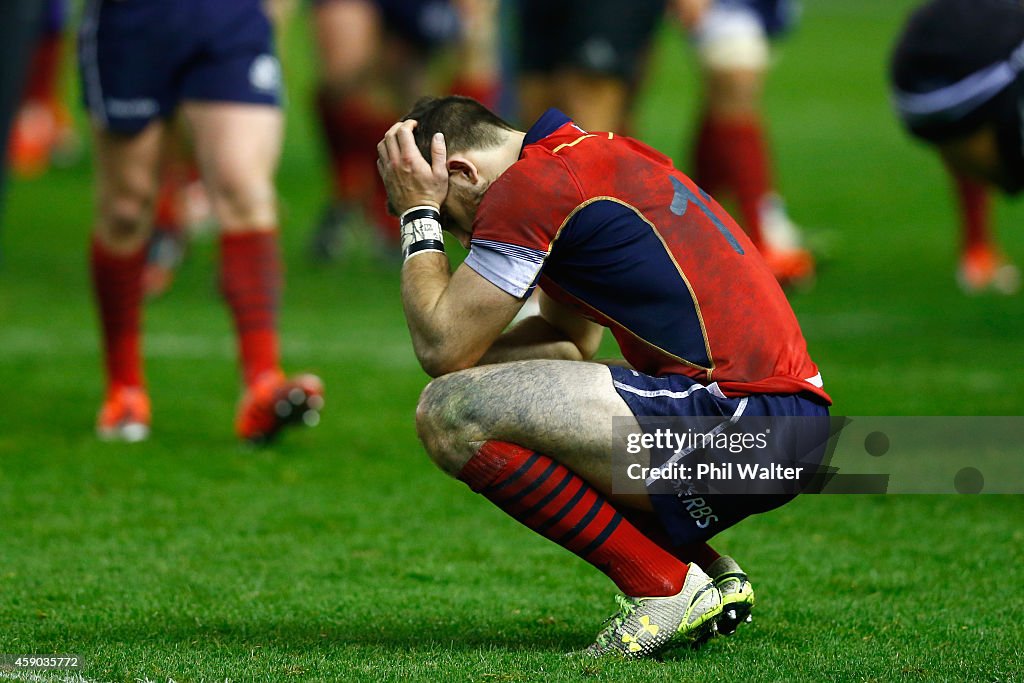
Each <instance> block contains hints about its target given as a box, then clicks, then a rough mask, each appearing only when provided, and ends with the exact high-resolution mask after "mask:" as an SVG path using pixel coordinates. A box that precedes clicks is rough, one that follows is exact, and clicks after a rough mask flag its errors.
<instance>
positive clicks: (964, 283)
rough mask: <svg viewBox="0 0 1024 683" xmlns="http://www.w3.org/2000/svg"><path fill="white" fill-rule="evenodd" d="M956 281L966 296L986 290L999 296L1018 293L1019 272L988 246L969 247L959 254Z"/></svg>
mask: <svg viewBox="0 0 1024 683" xmlns="http://www.w3.org/2000/svg"><path fill="white" fill-rule="evenodd" d="M956 281H957V283H958V284H959V285H960V289H962V290H963V291H964V292H966V293H968V294H978V293H980V292H984V291H988V290H991V291H993V292H998V293H999V294H1016V293H1017V292H1018V291H1020V271H1019V270H1018V269H1017V267H1016V266H1015V265H1013V264H1012V263H1010V262H1009V261H1007V260H1006V257H1005V256H1003V255H1002V254H1000V253H999V252H998V251H997V250H996V249H995V248H993V247H992V246H990V245H988V244H982V245H977V246H973V247H970V248H968V249H967V250H966V251H964V252H963V254H961V256H960V266H959V268H957V271H956Z"/></svg>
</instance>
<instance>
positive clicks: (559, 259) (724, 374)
mask: <svg viewBox="0 0 1024 683" xmlns="http://www.w3.org/2000/svg"><path fill="white" fill-rule="evenodd" d="M466 265H467V266H469V267H470V268H472V269H473V270H474V271H476V272H477V273H479V274H480V275H481V276H482V277H484V278H485V279H487V280H488V281H490V282H491V283H493V284H494V285H496V286H497V287H499V288H501V289H503V290H504V291H506V292H508V293H509V294H512V295H513V296H517V297H525V296H527V295H528V294H529V293H530V292H531V291H532V289H533V288H534V287H535V286H537V285H539V286H540V287H541V289H543V290H544V292H545V293H546V294H548V295H549V296H551V297H552V298H553V299H555V300H557V301H560V302H562V303H565V304H568V305H570V306H572V307H574V308H575V309H577V310H579V311H580V312H581V313H582V314H583V315H584V316H586V317H588V318H590V319H591V320H594V321H596V322H598V323H600V324H602V325H604V326H606V327H608V328H609V329H611V331H612V334H613V335H614V336H615V339H616V340H617V341H618V343H619V347H620V348H621V350H622V353H623V356H625V358H626V360H628V361H629V362H630V363H631V364H632V365H633V367H634V368H636V369H637V370H639V371H640V372H643V373H646V374H649V375H656V376H658V375H665V374H670V373H678V374H683V375H686V376H688V377H691V378H693V379H695V380H696V381H698V382H700V383H702V384H706V385H710V384H714V385H716V386H717V388H718V389H719V390H721V392H722V393H723V394H724V395H726V396H745V395H749V394H755V393H767V394H795V393H800V392H807V393H810V394H813V395H815V396H817V397H819V399H821V400H824V401H826V402H830V399H829V397H828V394H826V393H825V391H824V390H823V389H822V383H821V375H820V374H819V373H818V368H817V367H816V366H815V364H814V363H813V362H812V361H811V358H810V356H808V354H807V345H806V342H805V341H804V338H803V335H802V333H801V332H800V326H799V324H798V323H797V320H796V316H795V315H794V314H793V310H792V309H791V308H790V306H789V302H788V301H787V300H786V297H785V295H784V294H783V292H782V289H781V288H780V287H779V285H778V283H777V282H776V281H775V278H774V277H773V275H772V273H771V272H770V271H769V270H768V267H767V266H766V265H765V263H764V261H763V260H762V259H761V257H760V255H759V254H758V253H757V250H756V248H755V247H754V246H753V244H751V242H750V240H749V239H748V238H747V236H746V234H745V233H744V232H743V230H742V229H741V228H740V227H739V226H738V225H736V223H735V222H734V221H733V220H732V218H730V217H729V214H727V213H726V212H725V211H724V210H723V209H722V207H721V206H719V205H718V203H717V202H715V201H714V200H713V199H712V198H711V197H709V196H708V195H707V194H705V193H704V192H703V191H702V190H701V189H700V188H699V187H697V186H696V185H695V184H694V182H693V181H692V180H690V179H689V178H688V177H687V176H685V175H684V174H683V173H681V172H680V171H678V170H676V169H675V168H674V167H673V165H672V161H671V159H669V158H668V157H666V156H665V155H663V154H661V153H660V152H657V151H656V150H654V149H651V148H650V147H648V146H646V145H644V144H642V143H640V142H638V141H636V140H633V139H631V138H628V137H622V136H619V135H615V134H613V133H588V132H586V131H584V130H582V129H581V128H579V127H578V126H576V124H574V123H573V122H572V121H571V120H569V119H568V118H567V117H566V116H565V115H564V114H562V113H561V112H559V111H557V110H554V109H551V110H548V112H547V113H545V114H544V116H542V117H541V118H540V120H538V121H537V123H536V124H534V126H533V127H532V128H530V130H529V132H528V133H527V135H526V139H525V140H524V142H523V150H522V153H521V155H520V158H519V161H517V162H516V163H514V164H513V165H512V166H511V167H510V168H509V169H508V170H507V171H506V172H505V173H503V174H502V175H501V176H500V177H499V178H498V179H497V180H495V181H494V183H493V184H492V185H491V187H490V188H489V189H488V190H487V192H486V194H485V195H484V197H483V200H482V202H481V204H480V207H479V210H478V212H477V216H476V220H475V222H474V224H473V238H472V244H471V248H470V253H469V256H468V257H467V258H466Z"/></svg>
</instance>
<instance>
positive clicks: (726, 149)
mask: <svg viewBox="0 0 1024 683" xmlns="http://www.w3.org/2000/svg"><path fill="white" fill-rule="evenodd" d="M671 9H672V11H673V12H674V13H675V15H676V17H677V19H678V20H679V22H680V23H681V24H682V25H683V27H684V28H685V29H687V31H688V32H689V33H690V36H691V38H692V40H693V43H694V46H695V48H696V51H697V56H698V60H699V62H700V67H701V76H702V81H703V93H702V100H701V113H700V117H699V119H698V121H699V122H698V129H697V132H696V135H695V141H694V145H693V165H692V169H693V175H694V178H695V180H696V181H697V183H698V184H699V185H700V186H701V187H702V188H703V189H704V190H705V191H707V192H708V193H710V194H711V195H713V196H715V197H718V198H722V197H728V198H731V199H733V200H734V201H735V202H736V207H737V209H738V210H739V215H740V223H741V224H742V225H743V228H744V230H746V232H747V234H748V235H749V236H750V239H751V241H752V242H753V243H754V244H755V245H756V246H757V248H758V250H760V251H761V253H762V255H763V256H764V258H765V261H766V262H767V263H768V265H769V267H770V268H771V270H772V272H773V273H774V274H775V277H776V278H777V279H778V280H779V281H780V282H782V283H792V282H799V281H804V280H807V279H809V278H811V277H812V276H813V275H814V258H813V256H812V255H811V253H810V252H809V251H808V250H807V249H805V248H804V247H803V245H802V244H801V236H800V232H799V230H798V229H797V227H796V226H795V225H794V224H793V222H792V221H791V220H790V219H789V216H788V214H787V213H786V208H785V205H784V203H783V201H782V198H781V197H780V196H779V194H778V192H777V191H776V189H775V185H774V180H773V178H772V168H771V164H772V161H771V152H770V150H769V147H768V142H767V140H766V134H765V126H764V120H763V119H764V117H763V113H762V95H763V92H764V85H765V77H766V75H767V71H768V67H769V65H770V61H771V46H770V39H772V38H774V37H776V36H778V35H780V34H781V33H783V32H784V31H785V30H787V29H788V28H789V27H790V26H791V25H792V23H793V21H794V20H795V18H796V14H797V7H796V4H795V2H793V0H672V8H671Z"/></svg>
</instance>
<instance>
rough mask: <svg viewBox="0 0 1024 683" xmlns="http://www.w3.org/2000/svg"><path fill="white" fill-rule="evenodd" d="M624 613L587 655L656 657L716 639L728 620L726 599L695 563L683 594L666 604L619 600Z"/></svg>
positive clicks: (651, 600) (650, 600)
mask: <svg viewBox="0 0 1024 683" xmlns="http://www.w3.org/2000/svg"><path fill="white" fill-rule="evenodd" d="M615 601H616V602H617V603H618V604H619V612H618V613H617V614H615V615H614V616H612V617H611V618H610V619H609V620H608V625H607V626H606V627H605V628H604V630H602V631H601V632H600V633H599V634H598V635H597V640H596V641H595V642H594V644H593V645H591V646H590V647H588V648H587V649H586V650H584V653H583V654H585V655H588V656H590V657H604V656H618V657H625V658H628V659H638V658H642V657H653V656H655V655H658V654H660V653H663V652H666V651H668V650H672V649H675V648H678V647H683V646H689V647H697V646H699V645H701V644H703V643H704V642H705V641H706V640H708V639H709V638H711V637H712V636H713V635H714V634H715V631H716V629H717V622H718V619H719V617H720V616H721V614H722V596H721V594H720V593H719V592H718V588H716V587H715V584H714V582H713V581H712V580H711V578H710V577H709V576H708V575H707V574H705V573H704V571H703V570H701V568H700V567H698V566H697V565H696V564H694V563H690V565H689V569H688V570H687V572H686V579H685V580H684V581H683V587H682V589H681V590H680V591H679V592H678V593H677V594H675V595H672V596H669V597H664V598H634V597H629V596H626V595H616V596H615Z"/></svg>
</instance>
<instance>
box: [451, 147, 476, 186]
mask: <svg viewBox="0 0 1024 683" xmlns="http://www.w3.org/2000/svg"><path fill="white" fill-rule="evenodd" d="M447 166H448V176H449V177H451V176H453V175H454V176H457V177H460V178H462V179H463V180H464V181H466V182H467V183H469V184H470V185H476V184H477V183H478V182H480V171H479V169H477V167H476V164H474V163H473V162H472V161H470V160H469V159H467V158H466V157H464V156H462V155H461V154H454V155H449V157H448V161H447Z"/></svg>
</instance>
